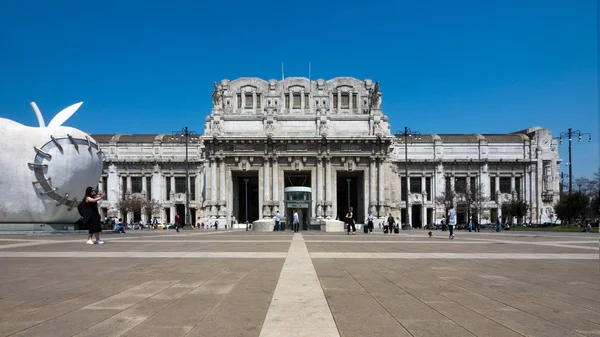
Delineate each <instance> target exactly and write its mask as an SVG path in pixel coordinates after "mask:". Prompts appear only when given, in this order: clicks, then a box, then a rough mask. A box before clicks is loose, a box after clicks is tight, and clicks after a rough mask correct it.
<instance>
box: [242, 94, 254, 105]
mask: <svg viewBox="0 0 600 337" xmlns="http://www.w3.org/2000/svg"><path fill="white" fill-rule="evenodd" d="M245 95H246V97H245V98H246V99H245V102H244V107H245V108H246V109H252V108H253V107H254V102H253V99H252V93H251V92H247V93H246V94H245Z"/></svg>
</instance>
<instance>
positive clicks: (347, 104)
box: [342, 92, 350, 109]
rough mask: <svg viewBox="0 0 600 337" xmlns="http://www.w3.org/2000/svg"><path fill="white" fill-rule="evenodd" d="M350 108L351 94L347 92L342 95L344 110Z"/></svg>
mask: <svg viewBox="0 0 600 337" xmlns="http://www.w3.org/2000/svg"><path fill="white" fill-rule="evenodd" d="M349 107H350V94H349V93H347V92H344V93H342V109H348V108H349Z"/></svg>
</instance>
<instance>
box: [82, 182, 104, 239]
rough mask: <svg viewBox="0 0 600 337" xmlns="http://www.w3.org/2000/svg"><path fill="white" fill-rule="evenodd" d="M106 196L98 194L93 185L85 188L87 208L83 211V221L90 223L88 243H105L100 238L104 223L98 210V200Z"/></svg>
mask: <svg viewBox="0 0 600 337" xmlns="http://www.w3.org/2000/svg"><path fill="white" fill-rule="evenodd" d="M102 198H104V193H102V194H100V195H96V190H95V189H94V188H93V187H88V188H86V189H85V197H83V201H84V202H85V208H84V211H83V223H84V224H87V225H89V228H90V229H89V233H90V235H89V236H88V240H87V242H86V243H87V244H88V245H93V244H103V243H104V241H102V240H100V233H101V232H102V224H101V222H100V212H98V200H100V199H102ZM94 235H95V236H96V241H92V237H93V236H94Z"/></svg>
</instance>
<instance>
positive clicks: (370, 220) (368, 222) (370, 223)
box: [367, 212, 373, 232]
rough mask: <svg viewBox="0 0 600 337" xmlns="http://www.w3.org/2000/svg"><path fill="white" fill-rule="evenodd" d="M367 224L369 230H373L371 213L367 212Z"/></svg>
mask: <svg viewBox="0 0 600 337" xmlns="http://www.w3.org/2000/svg"><path fill="white" fill-rule="evenodd" d="M367 226H369V232H373V214H371V212H369V216H368V217H367Z"/></svg>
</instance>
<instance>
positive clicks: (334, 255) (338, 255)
mask: <svg viewBox="0 0 600 337" xmlns="http://www.w3.org/2000/svg"><path fill="white" fill-rule="evenodd" d="M0 256H1V255H0ZM310 256H311V258H313V259H450V260H452V259H455V260H600V257H599V256H598V254H551V253H522V254H519V253H477V254H475V255H473V254H470V253H353V252H346V253H345V252H313V253H310Z"/></svg>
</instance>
